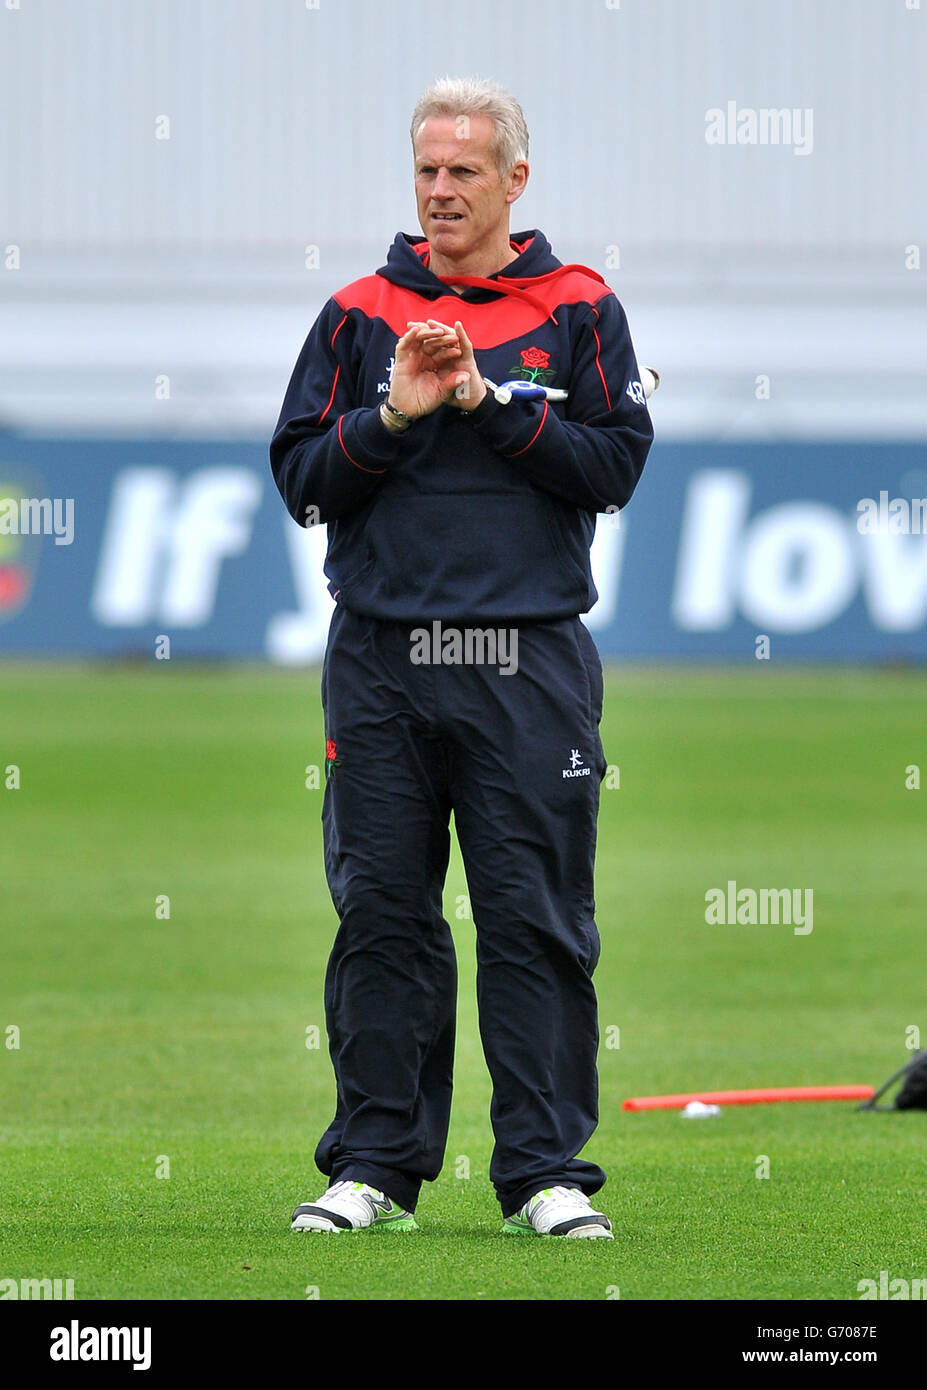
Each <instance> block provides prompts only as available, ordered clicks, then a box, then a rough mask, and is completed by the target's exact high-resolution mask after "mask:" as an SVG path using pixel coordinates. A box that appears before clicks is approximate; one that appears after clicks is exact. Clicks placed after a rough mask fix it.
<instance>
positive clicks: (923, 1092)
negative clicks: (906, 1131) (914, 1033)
mask: <svg viewBox="0 0 927 1390" xmlns="http://www.w3.org/2000/svg"><path fill="white" fill-rule="evenodd" d="M901 1077H904V1085H903V1086H902V1087H901V1090H900V1091H899V1092H898V1094H897V1096H896V1097H895V1100H894V1103H893V1104H892V1105H876V1101H877V1100H878V1099H879V1097H880V1096H884V1095H885V1092H886V1091H887V1090H888V1088H889V1086H893V1085H894V1084H895V1082H896V1081H899V1080H900V1079H901ZM858 1109H860V1110H882V1111H888V1110H927V1049H925V1050H924V1051H923V1052H915V1054H914V1056H913V1057H912V1058H911V1061H910V1062H908V1063H907V1064H906V1065H905V1066H903V1067H901V1068H900V1070H899V1071H896V1072H895V1073H894V1075H893V1076H890V1077H889V1078H888V1080H887V1081H886V1082H885V1085H884V1086H880V1087H879V1089H878V1091H876V1093H875V1095H874V1096H873V1097H872V1098H871V1100H864V1101H863V1103H862V1105H860V1106H859V1107H858Z"/></svg>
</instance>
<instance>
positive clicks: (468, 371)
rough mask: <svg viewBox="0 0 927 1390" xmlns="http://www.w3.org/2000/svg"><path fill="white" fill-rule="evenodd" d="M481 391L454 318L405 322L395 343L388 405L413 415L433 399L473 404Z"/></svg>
mask: <svg viewBox="0 0 927 1390" xmlns="http://www.w3.org/2000/svg"><path fill="white" fill-rule="evenodd" d="M485 395H486V387H485V385H484V384H483V378H482V377H481V376H480V369H479V367H478V366H477V365H476V359H475V358H474V355H473V344H472V343H471V342H470V339H469V338H468V337H467V335H466V333H465V331H464V326H463V324H462V323H461V322H460V320H459V319H458V320H457V322H456V323H455V324H454V326H453V328H451V327H450V326H449V325H448V324H446V323H440V322H439V320H438V319H429V320H428V321H427V323H424V322H419V323H413V322H410V323H409V326H408V328H407V330H406V332H405V333H404V334H403V336H402V337H401V338H400V339H399V342H398V343H397V344H396V353H395V362H394V365H393V372H392V376H391V378H390V389H389V401H390V404H391V405H393V406H395V407H396V409H397V410H401V411H403V412H404V413H405V414H406V415H409V416H411V417H412V419H416V418H417V417H418V416H420V415H430V414H431V412H432V411H433V410H437V408H438V406H439V405H452V406H454V407H456V408H457V409H459V410H464V411H471V410H475V409H476V407H477V406H478V405H479V403H480V401H482V400H483V398H484V396H485Z"/></svg>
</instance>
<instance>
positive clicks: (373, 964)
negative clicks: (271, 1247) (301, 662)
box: [316, 605, 605, 1216]
mask: <svg viewBox="0 0 927 1390" xmlns="http://www.w3.org/2000/svg"><path fill="white" fill-rule="evenodd" d="M424 626H425V627H426V628H427V629H429V630H430V627H431V625H430V624H425V625H424ZM475 626H479V627H481V628H483V629H484V630H485V629H488V628H489V627H490V624H488V623H482V624H480V623H478V624H475ZM414 630H415V624H406V623H395V622H386V621H383V620H381V619H376V618H369V617H361V616H359V615H357V614H354V613H352V612H350V611H349V610H347V609H345V608H343V607H341V606H340V605H339V606H337V607H336V609H335V612H334V614H333V617H332V623H331V630H330V633H329V642H328V647H327V650H326V654H325V661H324V666H323V673H322V698H323V706H324V710H325V725H326V736H327V739H328V740H329V743H328V754H329V759H330V760H329V761H328V762H327V764H326V770H327V773H328V776H327V780H326V786H325V798H324V805H323V812H322V818H323V826H324V838H325V868H326V875H327V878H328V884H329V888H330V890H331V895H332V901H333V902H334V905H335V908H336V910H337V913H338V916H339V919H340V927H339V930H338V933H337V936H336V939H335V943H334V948H333V950H332V953H331V958H330V960H329V965H328V972H327V976H326V983H325V1010H326V1022H327V1027H328V1035H329V1045H330V1051H331V1058H332V1063H333V1065H334V1069H335V1076H336V1080H337V1087H338V1099H337V1110H336V1114H335V1118H334V1120H333V1121H332V1123H331V1125H330V1126H329V1127H328V1129H327V1131H326V1132H325V1134H324V1135H323V1137H322V1139H321V1141H320V1143H319V1145H318V1148H317V1150H316V1162H317V1163H318V1166H319V1168H320V1169H321V1171H322V1172H323V1173H325V1174H327V1175H328V1176H330V1178H331V1179H332V1181H337V1180H338V1179H340V1178H345V1177H348V1176H351V1177H355V1178H358V1179H362V1180H364V1181H366V1182H369V1183H370V1184H371V1185H372V1186H374V1187H377V1188H379V1189H381V1190H382V1191H384V1192H386V1194H387V1195H388V1196H390V1197H392V1198H393V1200H394V1201H396V1202H399V1203H400V1204H401V1205H402V1206H403V1207H406V1208H408V1209H410V1210H414V1208H415V1205H416V1202H417V1199H418V1194H419V1188H420V1186H421V1183H422V1181H423V1180H428V1181H432V1180H434V1179H435V1178H436V1177H437V1175H438V1173H439V1172H440V1169H441V1165H442V1162H443V1159H444V1150H445V1144H446V1140H447V1131H448V1119H449V1114H450V1106H451V1088H452V1073H453V1061H454V1029H455V1018H456V999H457V964H456V956H455V951H454V945H453V940H452V937H451V932H450V928H449V926H448V924H447V922H446V921H445V919H444V915H443V910H442V890H443V887H444V880H445V874H446V871H447V864H448V853H449V847H450V834H449V828H448V827H449V819H450V813H451V811H453V813H454V823H455V827H456V831H457V836H458V840H459V843H460V848H461V851H462V855H463V860H464V865H465V869H466V875H467V886H468V889H469V895H470V905H471V912H472V917H473V923H474V927H475V931H476V952H477V1000H478V1005H479V1021H480V1034H481V1038H482V1043H483V1051H484V1054H485V1057H486V1062H487V1065H488V1067H489V1071H490V1075H491V1078H492V1085H493V1099H492V1107H491V1112H490V1113H491V1121H492V1127H493V1134H494V1137H495V1147H494V1151H493V1156H492V1162H491V1165H490V1178H491V1180H492V1182H493V1184H494V1186H495V1189H496V1192H497V1195H498V1197H499V1200H500V1202H501V1204H502V1211H503V1215H504V1216H509V1215H511V1214H512V1213H513V1212H515V1211H517V1210H518V1208H519V1207H520V1206H521V1205H523V1203H524V1202H525V1201H527V1200H528V1198H529V1197H530V1196H532V1195H533V1194H534V1193H535V1192H537V1191H538V1190H539V1189H541V1188H545V1187H551V1186H554V1185H556V1184H566V1185H569V1186H573V1187H579V1188H581V1189H582V1190H583V1191H585V1192H586V1193H587V1194H591V1193H593V1192H596V1191H598V1189H599V1188H600V1187H601V1186H602V1185H603V1183H604V1182H605V1174H604V1172H603V1171H602V1169H601V1168H599V1167H598V1166H597V1165H595V1164H593V1163H589V1162H586V1161H583V1160H580V1159H577V1157H576V1155H577V1153H579V1151H580V1150H581V1149H582V1147H583V1145H584V1144H585V1143H586V1142H587V1140H588V1139H589V1137H590V1136H591V1134H592V1132H593V1130H594V1129H595V1127H596V1123H597V1119H598V1080H597V1073H596V1053H597V1047H598V1021H597V1009H596V998H595V992H594V989H593V985H592V973H593V971H594V969H595V966H596V963H597V961H598V957H599V936H598V931H597V929H596V924H595V920H594V913H595V904H594V898H593V864H594V857H595V837H596V818H597V813H598V802H599V788H600V783H601V779H602V777H603V776H604V773H605V757H604V754H603V751H602V745H601V741H600V738H599V720H600V718H601V713H602V667H601V663H600V661H599V656H598V652H597V651H596V648H595V644H594V643H593V640H592V638H591V637H590V635H589V633H588V632H587V630H586V628H585V627H584V626H583V624H582V623H581V622H580V620H579V619H578V618H567V619H562V620H558V621H552V622H530V623H529V622H525V623H518V624H515V623H513V624H511V625H510V627H509V628H507V629H506V631H507V632H508V633H512V632H514V633H515V634H516V635H517V669H516V670H515V671H514V672H513V673H511V674H503V673H502V672H503V669H504V665H503V667H502V668H500V664H495V665H491V664H470V665H468V664H465V663H464V664H449V665H446V664H438V660H437V659H440V654H441V649H440V647H439V644H437V643H435V644H434V645H433V648H432V655H433V656H435V657H436V658H437V659H436V661H434V662H432V663H428V664H415V662H413V660H412V658H411V652H412V647H413V639H412V636H411V635H410V634H411V633H412V632H413V631H414ZM493 630H494V631H498V630H499V629H498V628H495V629H493ZM444 631H445V634H446V633H447V631H448V625H447V624H445V628H444ZM458 631H461V632H463V631H464V629H463V628H458ZM510 640H511V639H510ZM500 650H501V649H500ZM508 664H509V666H511V665H513V664H514V663H512V660H511V647H509V648H508ZM332 743H334V745H335V748H334V750H332V747H331V744H332ZM332 752H334V758H333V759H331V754H332ZM564 774H566V775H564Z"/></svg>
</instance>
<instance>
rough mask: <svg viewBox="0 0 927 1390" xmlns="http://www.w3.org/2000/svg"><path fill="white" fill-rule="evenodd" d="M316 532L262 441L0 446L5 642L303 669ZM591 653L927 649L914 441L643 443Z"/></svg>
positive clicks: (314, 603) (920, 475)
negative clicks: (301, 520)
mask: <svg viewBox="0 0 927 1390" xmlns="http://www.w3.org/2000/svg"><path fill="white" fill-rule="evenodd" d="M325 544H326V529H325V527H324V526H317V527H311V528H308V529H304V528H301V527H299V526H297V525H296V523H295V522H293V521H292V520H291V519H290V518H289V517H288V516H287V514H286V512H285V510H284V507H283V504H282V502H281V500H280V497H279V495H278V493H277V490H276V487H275V485H274V482H273V479H272V477H271V474H270V469H269V464H268V458H267V444H266V441H254V442H243V441H241V440H236V441H230V442H223V441H216V440H208V441H204V440H152V439H147V440H113V439H105V440H88V439H61V438H56V439H40V438H34V437H18V436H5V437H3V438H0V652H6V653H17V654H30V653H31V654H35V655H62V656H87V655H107V654H109V655H122V656H130V655H135V656H139V657H146V656H149V657H153V656H154V655H155V652H156V644H157V643H158V641H159V639H162V640H163V639H164V638H165V637H166V638H169V640H170V648H171V655H172V656H180V657H183V656H186V657H188V658H191V659H193V658H246V659H252V660H253V659H267V660H270V661H274V662H283V663H302V662H313V661H317V660H318V659H319V658H320V657H321V654H322V651H323V649H324V645H325V638H326V633H327V629H328V622H329V618H330V615H331V609H332V600H331V598H330V596H329V594H328V592H327V588H326V580H325V576H324V574H323V571H322V564H323V560H324V555H325ZM593 572H594V575H595V580H596V586H597V588H598V590H599V594H600V598H599V602H598V604H597V605H596V606H595V607H594V608H593V609H592V611H591V612H590V613H589V614H588V615H587V617H586V619H585V621H586V623H587V625H588V627H589V628H590V630H591V631H592V632H593V634H594V636H595V639H596V643H597V645H598V647H599V650H600V652H601V653H602V655H603V657H606V658H607V657H629V658H631V657H640V658H658V657H680V658H692V659H716V658H727V659H732V660H739V659H748V658H751V659H752V658H753V656H754V655H755V653H756V649H757V644H758V643H759V642H760V641H761V639H763V638H766V639H767V642H768V646H769V648H770V649H771V654H773V655H775V656H776V657H777V658H779V657H782V658H793V659H803V660H819V659H823V660H849V661H922V660H924V659H925V658H927V449H925V446H924V444H922V443H918V442H911V443H904V442H901V443H897V442H895V443H888V442H886V443H839V442H832V443H827V442H817V441H814V442H812V441H781V440H779V441H775V442H762V443H755V442H734V441H724V442H711V441H701V442H697V443H679V442H667V443H662V442H660V441H659V440H658V442H657V443H656V444H655V445H654V447H653V449H652V451H651V455H650V458H649V460H648V462H647V466H646V468H645V470H644V474H643V477H642V479H641V482H640V484H639V486H638V490H637V493H636V494H635V496H634V498H633V499H632V501H631V503H630V505H629V506H628V507H627V508H626V509H625V511H623V512H622V513H620V514H618V513H616V514H614V515H611V516H608V515H603V516H600V517H599V521H598V528H597V532H596V539H595V543H594V546H593Z"/></svg>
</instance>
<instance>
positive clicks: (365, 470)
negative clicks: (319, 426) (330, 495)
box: [338, 415, 387, 473]
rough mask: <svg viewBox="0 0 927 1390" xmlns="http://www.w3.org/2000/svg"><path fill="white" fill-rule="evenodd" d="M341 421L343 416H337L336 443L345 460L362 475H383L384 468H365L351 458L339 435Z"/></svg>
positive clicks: (340, 434)
mask: <svg viewBox="0 0 927 1390" xmlns="http://www.w3.org/2000/svg"><path fill="white" fill-rule="evenodd" d="M343 419H344V416H343V415H339V416H338V443H339V444H340V445H341V452H342V453H343V454H344V456H345V458H346V459H348V460H349V461H350V462H351V463H353V464H354V467H355V468H359V469H360V471H361V472H362V473H385V472H386V471H387V470H386V469H385V468H365V467H364V465H363V464H362V463H358V461H357V459H352V458H351V455H350V454H349V453H348V451H347V449H346V448H345V447H344V438H343V436H342V433H341V422H342V420H343Z"/></svg>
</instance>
